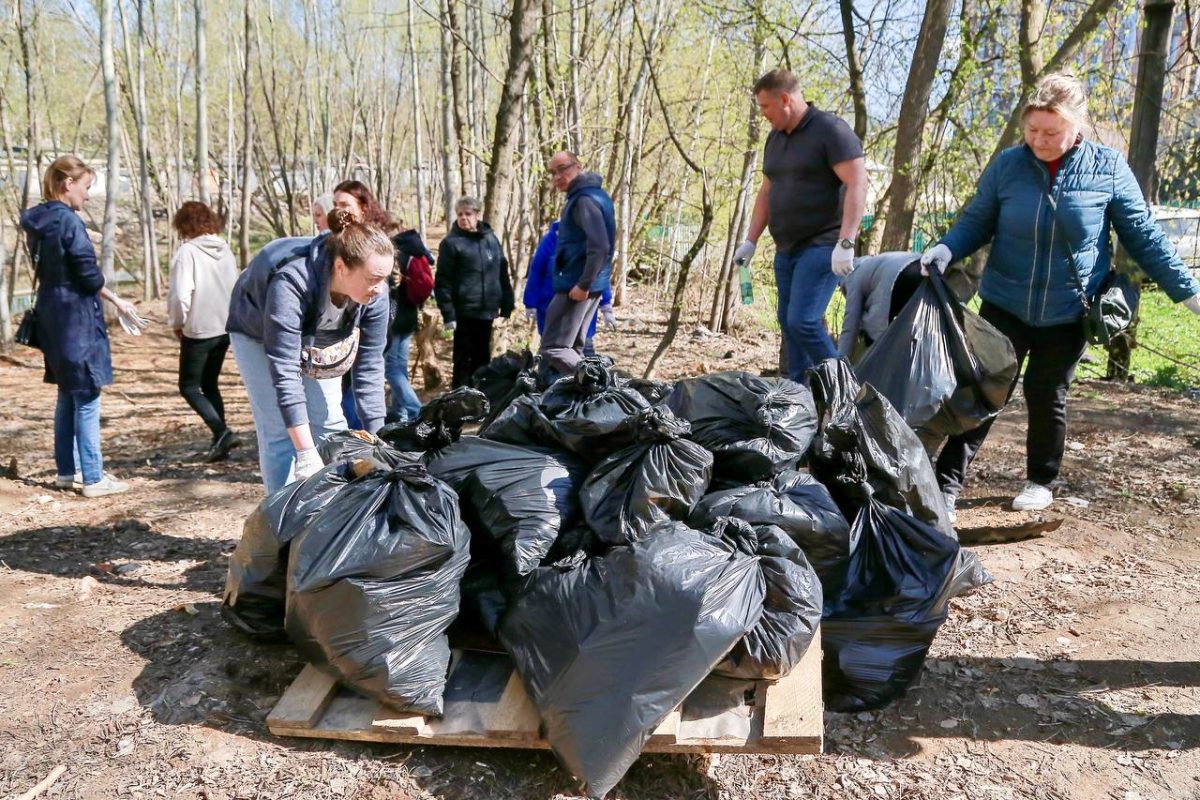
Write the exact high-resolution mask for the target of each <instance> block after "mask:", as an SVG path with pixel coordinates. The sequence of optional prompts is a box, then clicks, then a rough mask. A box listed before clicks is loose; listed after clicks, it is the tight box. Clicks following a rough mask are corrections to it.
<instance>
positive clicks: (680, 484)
mask: <svg viewBox="0 0 1200 800" xmlns="http://www.w3.org/2000/svg"><path fill="white" fill-rule="evenodd" d="M628 426H629V427H631V428H632V435H633V438H634V440H635V441H636V442H637V444H634V445H633V446H632V447H626V448H625V449H623V450H618V451H617V452H615V453H613V454H612V455H610V456H608V457H606V458H605V459H604V460H602V461H601V462H600V463H599V464H597V465H596V466H595V467H594V468H593V469H592V471H591V473H590V474H589V475H588V477H587V480H585V481H584V482H583V487H582V488H581V489H580V498H579V499H580V502H581V504H582V505H583V516H584V519H586V520H587V523H588V526H589V527H591V529H592V530H593V531H595V533H596V535H597V536H598V537H599V538H600V540H601V541H603V542H605V543H607V544H626V543H628V542H632V541H635V540H637V539H638V538H640V537H641V536H642V535H643V534H644V533H645V532H646V531H647V530H649V529H650V528H652V527H653V526H654V525H656V524H658V523H659V522H664V521H666V520H668V519H686V518H687V515H688V513H689V512H690V511H691V510H692V506H694V505H695V504H696V501H698V500H699V499H700V498H701V497H702V496H703V495H704V492H705V490H706V489H707V488H708V481H709V479H710V478H711V477H712V464H713V457H712V453H710V452H708V451H707V450H705V449H704V448H703V447H701V446H700V445H698V444H696V443H695V442H689V441H688V440H687V439H684V438H682V437H684V436H687V435H688V434H689V433H690V432H691V426H690V425H689V424H688V423H687V421H686V420H681V419H679V418H678V417H676V416H675V415H674V414H672V413H671V411H670V409H668V408H666V407H665V406H654V407H652V408H647V409H643V410H642V411H641V412H639V413H638V414H637V416H635V417H631V418H630V419H629V423H628Z"/></svg>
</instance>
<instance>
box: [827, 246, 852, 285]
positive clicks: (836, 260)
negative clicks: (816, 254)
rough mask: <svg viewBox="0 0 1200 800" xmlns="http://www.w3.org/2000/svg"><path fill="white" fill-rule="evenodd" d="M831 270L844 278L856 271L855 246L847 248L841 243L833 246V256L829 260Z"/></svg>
mask: <svg viewBox="0 0 1200 800" xmlns="http://www.w3.org/2000/svg"><path fill="white" fill-rule="evenodd" d="M829 270H830V271H831V272H832V273H833V274H834V275H837V276H838V277H839V278H844V277H846V276H847V275H849V274H850V273H851V272H853V271H854V248H845V247H842V246H841V245H840V244H835V245H834V246H833V257H832V258H831V259H830V260H829Z"/></svg>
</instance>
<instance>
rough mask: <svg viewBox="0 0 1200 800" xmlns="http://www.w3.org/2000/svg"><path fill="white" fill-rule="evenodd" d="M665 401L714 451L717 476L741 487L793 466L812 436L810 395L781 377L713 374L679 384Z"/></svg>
mask: <svg viewBox="0 0 1200 800" xmlns="http://www.w3.org/2000/svg"><path fill="white" fill-rule="evenodd" d="M665 402H666V404H667V406H668V407H669V408H670V409H671V410H672V411H674V412H675V414H676V415H677V416H679V417H682V418H683V419H686V420H687V421H689V422H691V423H692V439H693V441H695V442H696V443H697V444H701V445H704V446H705V447H707V448H708V449H709V450H711V451H712V452H713V455H714V456H715V461H714V464H713V469H714V471H715V474H716V476H717V477H718V478H722V479H728V480H732V481H737V482H738V483H741V484H747V483H753V482H754V481H760V480H766V479H768V478H770V477H771V476H772V475H774V474H775V473H776V472H779V471H781V470H785V469H789V468H791V467H794V466H795V465H796V464H797V463H798V462H799V461H800V459H801V457H803V455H804V453H805V451H807V450H808V446H809V443H810V442H811V441H812V437H813V434H814V433H815V432H816V409H815V407H814V405H813V399H812V394H811V393H810V392H809V391H808V389H807V388H805V387H803V386H801V385H800V384H798V383H795V382H794V381H790V380H787V379H786V378H760V377H758V376H757V375H751V374H750V373H748V372H718V373H716V374H714V375H705V376H704V377H700V378H689V379H687V380H682V381H679V382H678V383H676V384H675V388H674V390H672V392H671V394H670V395H668V396H667V399H666V401H665Z"/></svg>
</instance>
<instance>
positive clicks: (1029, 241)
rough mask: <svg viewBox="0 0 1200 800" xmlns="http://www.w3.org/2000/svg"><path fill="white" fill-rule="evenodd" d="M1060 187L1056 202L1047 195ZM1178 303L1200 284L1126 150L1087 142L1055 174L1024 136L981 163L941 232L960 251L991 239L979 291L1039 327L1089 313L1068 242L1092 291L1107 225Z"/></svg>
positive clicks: (1103, 257)
mask: <svg viewBox="0 0 1200 800" xmlns="http://www.w3.org/2000/svg"><path fill="white" fill-rule="evenodd" d="M1047 187H1049V188H1050V190H1051V191H1052V192H1053V193H1054V196H1055V198H1056V202H1057V204H1058V211H1057V212H1052V211H1051V209H1050V204H1049V203H1048V202H1047V199H1046V195H1045V192H1046V189H1047ZM1110 229H1111V230H1115V231H1116V233H1117V239H1118V240H1120V242H1121V244H1122V246H1124V248H1125V249H1126V250H1127V251H1128V252H1129V254H1130V255H1131V256H1133V259H1134V260H1135V261H1136V262H1137V264H1138V266H1139V267H1141V269H1142V271H1143V272H1145V273H1146V274H1147V275H1149V276H1150V278H1151V279H1153V280H1154V282H1155V283H1157V284H1158V285H1159V286H1161V287H1162V288H1163V290H1164V291H1165V292H1166V293H1167V296H1168V297H1170V298H1171V300H1173V301H1175V302H1177V303H1178V302H1179V301H1181V300H1186V299H1187V298H1189V297H1191V296H1192V295H1194V294H1196V292H1198V291H1200V284H1198V283H1197V282H1196V280H1195V279H1194V278H1193V277H1192V276H1191V274H1190V273H1189V272H1188V271H1187V270H1186V269H1185V268H1184V265H1183V262H1182V261H1181V260H1180V258H1179V256H1178V254H1176V252H1175V248H1174V247H1173V246H1172V245H1171V243H1170V242H1169V241H1168V240H1167V238H1166V235H1165V234H1164V233H1163V230H1162V228H1160V227H1159V226H1158V223H1156V222H1155V221H1154V217H1153V215H1152V214H1151V213H1150V210H1149V208H1148V207H1147V206H1146V201H1145V199H1144V198H1143V197H1142V191H1141V189H1140V188H1139V187H1138V184H1137V181H1136V180H1135V179H1134V177H1133V172H1132V171H1130V169H1129V165H1128V164H1126V163H1125V159H1124V158H1123V157H1122V156H1121V154H1120V153H1118V152H1117V151H1115V150H1113V149H1112V148H1109V147H1105V146H1103V145H1099V144H1096V143H1094V142H1089V141H1086V140H1085V141H1081V142H1080V143H1078V144H1077V145H1075V146H1074V147H1073V148H1071V149H1070V150H1069V151H1067V154H1066V155H1065V156H1063V160H1062V163H1061V164H1060V165H1059V168H1058V173H1057V175H1056V176H1055V179H1054V183H1053V185H1052V186H1051V185H1050V172H1049V170H1048V169H1047V168H1046V165H1045V164H1044V163H1043V162H1042V161H1040V160H1038V158H1037V157H1036V156H1035V155H1034V154H1033V151H1032V150H1030V149H1029V148H1028V147H1027V146H1026V145H1020V146H1017V147H1010V148H1009V149H1007V150H1004V151H1003V152H1001V153H1000V155H999V156H997V157H996V159H995V160H994V161H993V162H992V163H991V164H990V165H988V168H987V169H986V170H984V172H983V176H982V177H981V178H980V179H979V189H978V191H977V192H976V194H975V197H974V198H973V199H972V200H971V202H970V204H969V205H968V206H967V207H966V209H965V210H964V211H963V213H962V214H961V215H960V216H959V218H958V220H957V221H956V222H955V223H954V226H953V227H952V228H951V229H950V231H949V233H947V234H946V235H945V236H944V237H943V238H942V244H944V245H946V247H948V248H950V252H951V253H952V254H953V256H954V258H955V260H958V259H962V258H966V257H967V256H969V255H971V254H972V253H974V252H975V251H976V250H978V249H979V248H980V247H982V246H983V245H985V244H987V243H988V242H989V241H994V244H993V245H992V251H991V253H990V254H989V255H988V260H987V266H986V267H985V269H984V272H983V280H982V282H981V284H980V287H979V295H980V296H981V297H982V298H983V299H984V300H987V301H988V302H989V303H992V304H993V305H996V306H999V307H1000V308H1002V309H1004V310H1005V311H1007V312H1009V313H1010V314H1014V315H1016V316H1017V317H1019V318H1020V319H1022V320H1024V321H1025V322H1026V323H1027V324H1029V325H1032V326H1034V327H1045V326H1049V325H1061V324H1065V323H1069V322H1073V321H1075V320H1077V319H1079V318H1080V317H1081V316H1082V315H1083V304H1082V301H1081V299H1080V297H1079V292H1078V290H1077V288H1076V283H1075V280H1074V278H1073V277H1072V272H1071V265H1070V261H1069V260H1068V257H1067V252H1068V251H1067V248H1068V247H1070V248H1071V250H1072V251H1073V252H1074V254H1075V263H1076V265H1077V266H1078V268H1079V271H1080V274H1081V276H1082V278H1083V282H1084V285H1085V286H1086V287H1087V293H1088V296H1089V297H1090V298H1094V297H1095V296H1096V293H1097V291H1098V290H1099V287H1100V283H1101V281H1103V280H1104V276H1105V275H1106V274H1108V271H1109V267H1110V264H1111V263H1112V247H1111V243H1110V240H1109V239H1110V237H1109V231H1110Z"/></svg>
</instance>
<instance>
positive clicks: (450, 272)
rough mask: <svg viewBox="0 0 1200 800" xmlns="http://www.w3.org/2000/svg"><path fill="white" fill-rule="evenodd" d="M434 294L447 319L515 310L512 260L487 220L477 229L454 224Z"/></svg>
mask: <svg viewBox="0 0 1200 800" xmlns="http://www.w3.org/2000/svg"><path fill="white" fill-rule="evenodd" d="M433 293H434V297H436V298H437V304H438V308H439V309H441V312H442V319H443V320H445V321H446V322H455V321H457V320H458V319H459V318H460V317H463V318H466V319H495V318H496V317H497V316H501V317H507V316H508V315H509V314H511V313H512V310H513V288H512V281H511V280H510V278H509V277H508V259H506V258H505V257H504V252H503V251H502V250H501V249H500V241H499V240H498V239H497V238H496V235H495V234H494V233H492V229H491V228H490V227H489V226H488V225H487V223H484V222H481V223H479V227H478V228H477V229H476V230H473V231H464V230H463V229H462V228H460V227H458V223H454V224H453V225H451V226H450V232H449V233H448V234H446V238H445V239H443V240H442V243H441V245H440V246H439V248H438V260H437V274H436V275H435V276H434V288H433Z"/></svg>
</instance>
